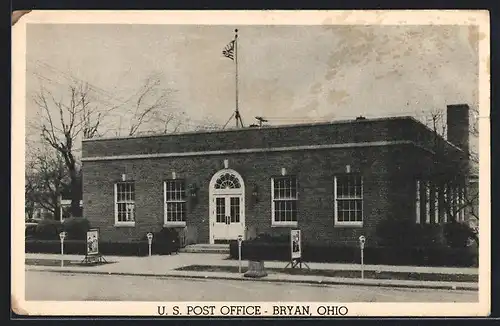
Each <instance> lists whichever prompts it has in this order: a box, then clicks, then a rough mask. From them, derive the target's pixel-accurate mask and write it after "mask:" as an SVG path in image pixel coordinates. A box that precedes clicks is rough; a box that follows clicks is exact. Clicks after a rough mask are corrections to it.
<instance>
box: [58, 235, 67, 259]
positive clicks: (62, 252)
mask: <svg viewBox="0 0 500 326" xmlns="http://www.w3.org/2000/svg"><path fill="white" fill-rule="evenodd" d="M64 238H66V232H61V233H59V239H61V267H64Z"/></svg>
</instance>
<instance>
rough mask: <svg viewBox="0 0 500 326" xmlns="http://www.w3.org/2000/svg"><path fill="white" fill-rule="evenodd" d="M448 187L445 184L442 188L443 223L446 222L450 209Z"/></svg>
mask: <svg viewBox="0 0 500 326" xmlns="http://www.w3.org/2000/svg"><path fill="white" fill-rule="evenodd" d="M449 199H450V187H449V186H448V184H446V185H445V186H444V188H443V212H444V223H448V214H449V211H450V201H449Z"/></svg>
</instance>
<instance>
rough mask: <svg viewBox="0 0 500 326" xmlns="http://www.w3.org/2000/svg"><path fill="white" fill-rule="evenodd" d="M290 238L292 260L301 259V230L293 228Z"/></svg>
mask: <svg viewBox="0 0 500 326" xmlns="http://www.w3.org/2000/svg"><path fill="white" fill-rule="evenodd" d="M290 240H291V250H292V260H293V259H300V258H301V256H302V248H301V241H300V230H291V231H290Z"/></svg>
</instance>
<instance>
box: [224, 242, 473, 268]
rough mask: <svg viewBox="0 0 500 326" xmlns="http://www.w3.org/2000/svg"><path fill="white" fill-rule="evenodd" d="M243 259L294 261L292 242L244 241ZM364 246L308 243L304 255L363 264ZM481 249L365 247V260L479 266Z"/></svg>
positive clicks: (233, 250)
mask: <svg viewBox="0 0 500 326" xmlns="http://www.w3.org/2000/svg"><path fill="white" fill-rule="evenodd" d="M241 249H242V250H241V251H242V259H244V260H257V261H259V260H260V261H284V262H285V261H290V245H289V244H276V243H258V242H254V241H243V242H242V248H241ZM360 256H361V253H360V250H359V248H358V247H355V246H346V245H321V244H310V243H304V244H303V246H302V259H303V260H304V261H306V262H328V263H346V264H359V263H360ZM230 257H231V258H232V259H238V243H237V241H231V242H230ZM476 260H477V252H473V251H471V250H469V248H446V247H429V246H427V247H365V249H364V262H365V264H374V265H375V264H380V265H400V266H401V265H407V266H457V267H458V266H467V267H469V266H475V262H476Z"/></svg>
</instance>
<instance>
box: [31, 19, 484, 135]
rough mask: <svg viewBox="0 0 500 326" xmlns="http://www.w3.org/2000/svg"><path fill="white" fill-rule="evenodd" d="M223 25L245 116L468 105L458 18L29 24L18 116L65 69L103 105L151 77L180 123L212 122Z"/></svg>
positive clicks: (227, 111)
mask: <svg viewBox="0 0 500 326" xmlns="http://www.w3.org/2000/svg"><path fill="white" fill-rule="evenodd" d="M235 28H238V29H239V47H238V50H239V51H238V60H239V89H240V93H239V94H240V96H239V97H240V111H241V115H242V117H243V122H244V123H245V124H246V125H248V124H250V123H255V122H256V121H255V120H254V117H255V116H264V117H265V118H267V119H268V120H269V123H270V124H273V125H277V124H290V123H298V122H306V121H318V120H326V121H329V120H335V119H348V118H355V117H356V116H359V115H364V116H367V117H383V116H394V115H413V116H416V117H419V118H422V117H423V116H424V115H425V114H426V112H430V111H432V110H436V109H443V110H444V109H445V108H446V105H447V104H456V103H467V104H469V105H471V106H473V107H477V101H478V99H477V89H478V86H477V84H478V48H477V46H478V43H477V36H476V35H477V30H475V28H474V27H470V26H352V25H350V26H349V25H347V26H339V25H332V26H192V25H191V26H190V25H184V26H178V25H138V24H130V25H113V24H106V25H92V24H85V25H66V24H36V25H34V24H30V25H28V27H27V85H26V86H27V96H28V100H27V102H26V106H27V119H33V118H35V117H36V112H37V107H36V106H34V104H33V102H32V101H30V96H31V94H33V93H34V92H36V91H37V90H38V89H39V87H40V83H43V84H44V86H46V87H48V86H51V87H53V89H54V90H56V92H61V91H62V90H64V85H65V84H67V77H68V76H73V77H76V78H77V79H78V80H82V81H86V82H88V83H89V84H90V85H92V86H93V87H94V88H95V89H97V90H99V92H98V93H97V96H98V97H99V98H98V100H99V102H100V104H101V105H107V104H109V105H111V104H116V103H119V102H120V101H123V99H125V98H127V96H128V95H129V94H131V92H135V91H137V89H139V88H140V87H141V86H142V85H143V82H144V80H145V78H147V77H148V76H150V75H151V74H155V75H158V76H160V77H161V80H162V83H163V85H164V87H165V88H173V89H175V90H176V93H175V95H174V98H173V99H172V107H171V108H170V109H169V110H178V111H183V112H185V113H186V116H188V117H189V118H190V122H188V124H190V125H196V124H199V125H203V124H205V123H207V121H213V122H216V123H218V124H221V125H223V124H225V123H226V121H227V119H228V118H229V117H230V116H231V114H232V112H233V111H234V107H235V81H234V70H235V69H234V62H233V61H231V60H230V59H227V58H225V57H224V56H223V55H222V50H223V48H224V47H225V46H226V44H227V43H228V42H229V41H231V40H232V38H233V37H234V29H235ZM166 110H167V108H166ZM231 125H232V126H233V125H234V123H232V122H231ZM27 132H28V133H29V132H31V131H30V130H27ZM108 136H113V134H108Z"/></svg>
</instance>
